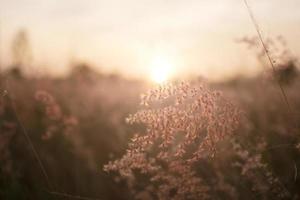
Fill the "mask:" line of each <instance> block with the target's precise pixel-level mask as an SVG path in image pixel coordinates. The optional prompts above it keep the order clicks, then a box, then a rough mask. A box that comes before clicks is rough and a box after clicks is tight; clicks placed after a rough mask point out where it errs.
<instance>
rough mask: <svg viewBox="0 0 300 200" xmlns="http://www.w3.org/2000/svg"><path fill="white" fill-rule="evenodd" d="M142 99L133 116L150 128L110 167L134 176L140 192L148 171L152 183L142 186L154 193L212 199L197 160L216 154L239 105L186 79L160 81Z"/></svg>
mask: <svg viewBox="0 0 300 200" xmlns="http://www.w3.org/2000/svg"><path fill="white" fill-rule="evenodd" d="M141 99H142V100H141V104H142V105H143V106H144V108H143V109H141V110H140V111H138V112H137V113H135V114H134V115H130V116H129V117H128V118H127V122H128V123H130V124H133V123H141V124H143V125H144V128H145V132H144V133H140V134H136V135H135V136H134V137H133V138H132V140H131V143H130V144H129V148H128V149H127V153H126V154H125V155H124V156H123V157H122V158H121V159H119V160H116V161H113V162H109V163H108V164H107V165H105V166H104V170H105V171H117V172H119V174H120V175H121V177H125V178H128V179H129V180H130V185H131V188H132V189H133V192H134V193H136V194H138V193H137V190H138V189H137V188H138V187H143V186H142V184H141V182H140V181H139V180H138V179H139V177H140V175H141V174H144V176H145V177H147V184H146V185H145V187H144V188H142V189H143V190H144V192H145V191H147V192H148V196H152V197H154V198H158V199H207V198H208V197H209V194H208V193H209V189H210V188H209V187H207V185H206V184H205V183H204V182H203V180H202V178H201V176H199V174H198V173H197V166H198V165H199V161H200V160H202V159H208V158H213V157H214V156H215V155H216V153H217V151H218V144H219V143H220V142H221V141H223V140H225V139H226V138H227V137H229V136H231V135H232V134H233V133H234V130H235V129H236V128H237V127H238V125H239V116H240V111H239V109H237V107H235V106H234V105H233V104H231V103H230V102H229V101H228V100H226V99H225V98H224V97H222V96H221V94H220V92H218V91H212V90H210V89H208V87H206V86H205V85H200V86H199V85H198V86H193V85H191V84H188V83H184V82H183V83H181V84H178V85H169V84H166V85H162V86H159V87H158V88H157V89H154V90H150V91H149V92H148V93H147V94H146V95H143V96H142V98H141ZM135 186H136V187H135ZM139 189H141V188H139Z"/></svg>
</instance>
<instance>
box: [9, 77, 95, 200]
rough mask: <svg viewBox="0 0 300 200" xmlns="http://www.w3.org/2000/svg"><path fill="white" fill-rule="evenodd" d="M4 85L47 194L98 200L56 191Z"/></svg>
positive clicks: (82, 199) (92, 199) (83, 199)
mask: <svg viewBox="0 0 300 200" xmlns="http://www.w3.org/2000/svg"><path fill="white" fill-rule="evenodd" d="M5 87H6V90H5V91H6V94H5V95H6V96H7V98H8V100H9V101H10V103H11V106H12V110H13V112H14V115H15V118H16V121H17V123H18V125H19V127H20V128H21V132H22V133H23V135H24V136H25V138H26V141H27V143H28V145H29V147H30V150H31V151H32V153H33V154H34V157H35V158H36V160H37V162H38V165H39V168H40V169H41V171H42V173H43V177H44V179H45V181H46V183H47V185H48V188H49V190H50V191H47V192H48V193H49V194H51V195H54V196H60V197H65V198H72V199H81V200H100V199H99V198H91V197H84V196H79V195H72V194H67V193H62V192H57V191H56V190H55V188H54V186H53V184H52V183H51V181H50V178H49V175H48V173H47V171H46V168H45V166H44V164H43V162H42V160H41V158H40V156H39V154H38V151H37V150H36V148H35V146H34V145H33V142H32V140H31V138H30V136H29V134H28V132H27V130H26V128H25V126H24V124H23V123H22V121H21V119H20V117H19V115H18V111H17V108H16V103H15V101H14V99H13V98H12V97H11V96H10V93H9V91H10V88H9V85H8V80H6V81H5Z"/></svg>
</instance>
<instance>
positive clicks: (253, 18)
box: [244, 0, 292, 114]
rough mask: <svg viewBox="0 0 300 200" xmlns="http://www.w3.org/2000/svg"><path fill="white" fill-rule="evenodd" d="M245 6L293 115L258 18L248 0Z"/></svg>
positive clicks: (245, 1)
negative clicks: (277, 76)
mask: <svg viewBox="0 0 300 200" xmlns="http://www.w3.org/2000/svg"><path fill="white" fill-rule="evenodd" d="M244 4H245V6H246V8H247V11H248V14H249V16H250V18H251V21H252V23H253V25H254V27H255V30H256V32H257V35H258V37H259V40H260V43H261V45H262V47H263V49H264V52H265V54H266V56H267V58H268V61H269V63H270V66H271V68H272V71H273V76H274V79H275V80H276V81H277V83H278V86H279V88H280V92H281V94H282V96H283V100H284V101H285V103H286V105H287V108H288V111H289V113H290V114H292V109H291V106H290V103H289V101H288V98H287V95H286V93H285V91H284V89H283V86H282V85H281V83H280V81H279V80H278V79H277V78H276V76H275V74H276V68H275V65H274V63H273V60H272V58H271V55H270V53H269V51H268V48H267V45H266V43H265V41H264V39H263V37H262V31H261V28H260V27H259V24H258V22H257V20H256V18H255V16H254V14H253V11H252V9H251V7H250V5H249V3H248V1H247V0H244Z"/></svg>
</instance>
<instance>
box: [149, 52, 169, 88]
mask: <svg viewBox="0 0 300 200" xmlns="http://www.w3.org/2000/svg"><path fill="white" fill-rule="evenodd" d="M173 70H174V65H173V63H172V62H171V61H170V60H169V59H167V58H166V57H163V56H157V57H155V58H154V59H153V62H152V65H151V74H150V75H151V80H152V81H154V82H155V83H158V84H161V83H164V82H166V81H168V80H169V79H170V78H171V76H172V72H173Z"/></svg>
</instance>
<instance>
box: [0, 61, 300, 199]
mask: <svg viewBox="0 0 300 200" xmlns="http://www.w3.org/2000/svg"><path fill="white" fill-rule="evenodd" d="M278 69H279V70H277V74H276V76H275V77H276V79H274V77H273V75H272V72H271V71H267V72H266V73H265V74H260V75H258V76H256V77H253V78H239V77H236V78H234V79H231V80H228V81H223V82H218V83H213V82H208V81H205V80H204V79H201V78H197V77H196V78H193V79H191V80H187V81H185V82H181V81H174V83H172V84H170V85H168V84H166V85H160V86H159V85H158V86H153V85H149V83H146V82H143V81H140V80H130V79H125V78H122V76H119V75H116V74H115V75H106V74H100V73H98V72H96V71H94V70H93V68H92V67H90V66H88V65H86V64H77V65H76V66H74V67H73V70H72V71H71V73H70V74H69V75H68V76H66V77H63V78H53V77H47V76H43V77H34V76H31V77H30V76H26V75H24V74H23V73H22V69H21V68H14V69H9V70H6V71H3V72H2V73H1V85H0V86H1V99H0V138H1V141H0V142H1V144H0V152H1V155H2V156H1V159H0V162H1V165H0V166H1V171H0V198H1V199H18V200H19V199H299V198H300V197H299V195H300V193H299V192H300V191H299V187H300V185H299V180H300V177H299V175H298V173H299V172H298V168H299V166H300V159H299V157H300V140H299V130H300V128H299V120H300V115H299V114H300V102H299V98H300V96H299V95H300V94H299V88H300V85H299V84H300V76H299V72H298V68H297V61H296V59H293V60H288V62H282V63H281V64H280V66H279V68H278ZM278 81H279V82H280V85H281V86H282V87H283V89H284V91H285V93H286V96H287V98H288V103H289V104H288V105H287V104H286V103H287V102H286V101H285V100H284V99H283V98H282V94H281V93H280V90H279V87H278ZM149 90H150V92H148V93H147V91H149ZM141 94H144V95H142V96H141ZM195 102H196V103H195ZM140 103H141V104H140ZM288 106H290V107H288ZM134 113H136V114H135V115H134ZM128 117H129V118H128ZM126 119H127V120H126ZM180 145H181V146H180Z"/></svg>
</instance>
